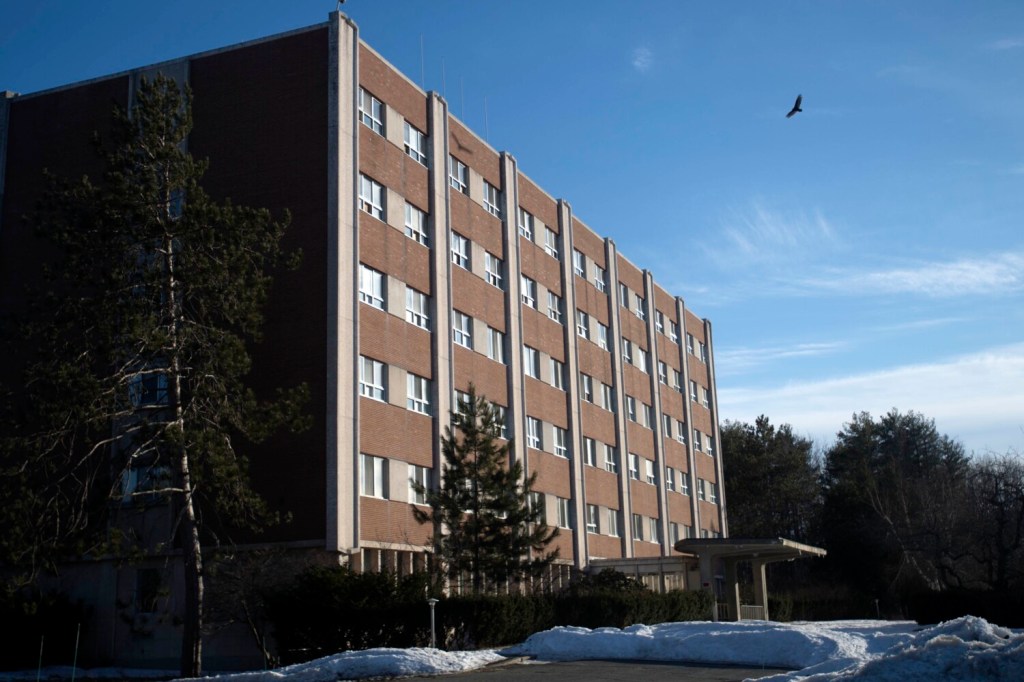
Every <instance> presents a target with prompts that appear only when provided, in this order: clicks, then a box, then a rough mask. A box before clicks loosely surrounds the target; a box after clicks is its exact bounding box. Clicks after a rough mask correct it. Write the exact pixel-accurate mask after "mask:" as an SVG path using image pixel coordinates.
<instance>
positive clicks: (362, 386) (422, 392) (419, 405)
mask: <svg viewBox="0 0 1024 682" xmlns="http://www.w3.org/2000/svg"><path fill="white" fill-rule="evenodd" d="M387 370H388V368H387V365H385V364H384V363H383V362H381V361H380V360H374V359H373V358H368V357H366V356H364V355H360V356H359V395H361V396H364V397H366V398H370V399H372V400H379V401H381V402H389V396H390V393H389V388H390V387H389V386H388V384H389V381H388V371H387ZM405 377H406V386H405V406H406V408H407V409H409V410H412V411H413V412H418V413H419V414H425V415H428V416H430V415H433V407H432V405H431V399H430V396H431V381H430V379H427V378H425V377H421V376H419V375H417V374H413V373H412V372H406V375H405Z"/></svg>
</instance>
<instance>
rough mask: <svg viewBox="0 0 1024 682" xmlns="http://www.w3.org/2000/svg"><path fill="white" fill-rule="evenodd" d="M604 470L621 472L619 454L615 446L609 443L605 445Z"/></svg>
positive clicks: (614, 472)
mask: <svg viewBox="0 0 1024 682" xmlns="http://www.w3.org/2000/svg"><path fill="white" fill-rule="evenodd" d="M604 470H605V471H610V472H612V473H613V474H617V473H619V456H618V453H617V452H616V451H615V448H614V447H612V446H611V445H608V444H607V443H606V444H605V446H604Z"/></svg>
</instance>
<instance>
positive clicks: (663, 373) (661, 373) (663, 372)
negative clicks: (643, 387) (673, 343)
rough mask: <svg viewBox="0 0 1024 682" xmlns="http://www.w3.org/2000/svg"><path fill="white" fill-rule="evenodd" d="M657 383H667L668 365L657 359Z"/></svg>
mask: <svg viewBox="0 0 1024 682" xmlns="http://www.w3.org/2000/svg"><path fill="white" fill-rule="evenodd" d="M658 383H659V384H666V385H667V384H668V365H666V364H665V363H664V362H662V361H661V360H658Z"/></svg>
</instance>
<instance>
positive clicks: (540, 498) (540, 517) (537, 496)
mask: <svg viewBox="0 0 1024 682" xmlns="http://www.w3.org/2000/svg"><path fill="white" fill-rule="evenodd" d="M530 510H531V511H535V512H537V522H538V523H541V524H546V523H547V514H545V511H546V510H545V508H544V493H530Z"/></svg>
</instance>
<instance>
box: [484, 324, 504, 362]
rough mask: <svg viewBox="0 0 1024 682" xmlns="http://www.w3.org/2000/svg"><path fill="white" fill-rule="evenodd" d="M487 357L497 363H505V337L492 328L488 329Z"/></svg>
mask: <svg viewBox="0 0 1024 682" xmlns="http://www.w3.org/2000/svg"><path fill="white" fill-rule="evenodd" d="M487 357H489V358H490V359H491V360H494V361H495V362H501V363H504V362H505V335H504V334H503V333H501V332H499V331H498V330H497V329H492V328H491V327H488V328H487Z"/></svg>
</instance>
